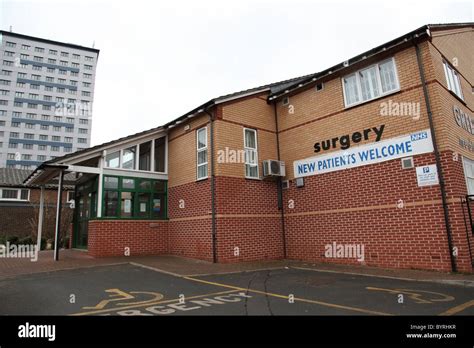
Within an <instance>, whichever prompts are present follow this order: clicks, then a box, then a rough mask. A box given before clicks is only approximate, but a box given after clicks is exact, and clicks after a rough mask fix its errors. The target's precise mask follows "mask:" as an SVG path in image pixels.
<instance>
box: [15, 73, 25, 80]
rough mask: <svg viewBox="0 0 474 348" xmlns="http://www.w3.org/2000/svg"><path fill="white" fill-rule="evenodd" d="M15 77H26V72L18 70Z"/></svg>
mask: <svg viewBox="0 0 474 348" xmlns="http://www.w3.org/2000/svg"><path fill="white" fill-rule="evenodd" d="M17 77H18V78H19V79H26V73H23V72H19V73H18V74H17Z"/></svg>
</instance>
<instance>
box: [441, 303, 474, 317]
mask: <svg viewBox="0 0 474 348" xmlns="http://www.w3.org/2000/svg"><path fill="white" fill-rule="evenodd" d="M473 306H474V300H471V301H468V302H466V303H463V304H460V305H459V306H456V307H453V308H450V309H448V310H447V311H445V312H443V313H441V314H439V315H453V314H457V313H459V312H462V311H463V310H465V309H466V308H469V307H473Z"/></svg>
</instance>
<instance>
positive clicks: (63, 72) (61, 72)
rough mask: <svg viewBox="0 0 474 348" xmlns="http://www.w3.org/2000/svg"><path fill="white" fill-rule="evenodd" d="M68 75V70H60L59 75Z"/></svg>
mask: <svg viewBox="0 0 474 348" xmlns="http://www.w3.org/2000/svg"><path fill="white" fill-rule="evenodd" d="M66 74H67V70H62V69H59V75H66Z"/></svg>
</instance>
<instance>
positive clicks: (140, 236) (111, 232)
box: [88, 220, 168, 257]
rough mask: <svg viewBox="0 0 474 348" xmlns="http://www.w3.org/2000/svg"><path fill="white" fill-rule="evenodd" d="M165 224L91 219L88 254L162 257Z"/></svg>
mask: <svg viewBox="0 0 474 348" xmlns="http://www.w3.org/2000/svg"><path fill="white" fill-rule="evenodd" d="M167 232H168V222H167V221H162V220H157V221H151V220H91V221H89V237H88V238H89V239H88V252H89V254H90V255H91V256H94V257H104V256H124V252H125V250H126V249H125V248H129V249H128V250H129V251H130V255H131V256H134V255H157V254H165V253H166V252H167V249H168V240H167V235H168V233H167Z"/></svg>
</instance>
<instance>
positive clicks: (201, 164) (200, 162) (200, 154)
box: [196, 127, 207, 180]
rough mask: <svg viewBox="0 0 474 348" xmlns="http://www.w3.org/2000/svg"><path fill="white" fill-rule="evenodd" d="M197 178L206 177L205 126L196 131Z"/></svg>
mask: <svg viewBox="0 0 474 348" xmlns="http://www.w3.org/2000/svg"><path fill="white" fill-rule="evenodd" d="M196 140H197V142H196V151H197V179H198V180H200V179H205V178H207V127H204V128H201V129H198V130H197V131H196Z"/></svg>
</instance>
